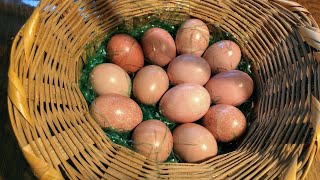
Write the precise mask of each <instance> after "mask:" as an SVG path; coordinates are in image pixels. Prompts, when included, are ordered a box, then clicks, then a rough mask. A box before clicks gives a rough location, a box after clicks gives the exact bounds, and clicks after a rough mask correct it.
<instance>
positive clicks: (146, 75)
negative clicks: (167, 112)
mask: <svg viewBox="0 0 320 180" xmlns="http://www.w3.org/2000/svg"><path fill="white" fill-rule="evenodd" d="M168 88H169V79H168V75H167V73H166V72H165V71H164V70H163V69H162V68H161V67H159V66H155V65H149V66H145V67H143V68H142V69H141V70H140V71H138V73H137V74H136V76H135V78H134V81H133V94H134V96H135V97H136V98H137V99H138V100H139V101H140V102H141V103H143V104H147V105H152V104H156V103H157V102H158V101H159V100H160V98H161V97H162V95H163V94H164V93H165V92H166V91H167V90H168Z"/></svg>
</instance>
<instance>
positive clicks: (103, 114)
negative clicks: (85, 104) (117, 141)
mask: <svg viewBox="0 0 320 180" xmlns="http://www.w3.org/2000/svg"><path fill="white" fill-rule="evenodd" d="M90 114H91V116H92V117H93V118H94V119H95V120H96V122H97V123H98V124H99V125H100V126H101V127H103V128H113V129H116V130H118V131H131V130H133V129H134V128H135V127H136V126H137V125H138V124H139V123H141V121H142V111H141V109H140V107H139V105H138V104H137V103H136V102H134V101H133V100H132V99H130V98H128V97H125V96H121V95H119V94H106V95H102V96H99V97H97V98H96V99H95V100H94V101H93V102H92V103H91V105H90Z"/></svg>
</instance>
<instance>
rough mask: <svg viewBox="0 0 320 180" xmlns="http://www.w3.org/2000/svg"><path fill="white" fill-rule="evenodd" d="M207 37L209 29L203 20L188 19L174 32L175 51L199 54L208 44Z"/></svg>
mask: <svg viewBox="0 0 320 180" xmlns="http://www.w3.org/2000/svg"><path fill="white" fill-rule="evenodd" d="M209 37H210V34H209V29H208V27H207V25H206V24H205V23H204V22H203V21H201V20H199V19H189V20H187V21H185V22H184V23H183V24H182V25H181V27H180V28H179V29H178V32H177V34H176V41H175V42H176V47H177V53H178V54H193V55H196V56H201V55H202V54H203V52H204V51H205V50H206V49H207V47H208V45H209Z"/></svg>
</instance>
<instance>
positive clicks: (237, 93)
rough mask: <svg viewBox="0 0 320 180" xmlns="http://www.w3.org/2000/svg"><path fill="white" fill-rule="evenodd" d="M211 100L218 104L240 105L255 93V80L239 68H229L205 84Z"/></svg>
mask: <svg viewBox="0 0 320 180" xmlns="http://www.w3.org/2000/svg"><path fill="white" fill-rule="evenodd" d="M205 88H206V89H207V90H208V92H209V94H210V97H211V101H212V102H214V103H216V104H229V105H233V106H238V105H240V104H242V103H244V102H246V101H247V100H248V99H249V98H250V96H251V95H252V93H253V80H252V79H251V77H250V76H249V75H248V74H246V73H244V72H242V71H239V70H229V71H225V72H221V73H219V74H217V75H215V76H213V77H212V78H211V79H210V80H209V81H208V83H207V84H206V85H205Z"/></svg>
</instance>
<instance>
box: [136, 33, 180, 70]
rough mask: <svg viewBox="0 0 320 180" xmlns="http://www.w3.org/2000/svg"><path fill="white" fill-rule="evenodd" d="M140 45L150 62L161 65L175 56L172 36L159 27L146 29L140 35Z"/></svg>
mask: <svg viewBox="0 0 320 180" xmlns="http://www.w3.org/2000/svg"><path fill="white" fill-rule="evenodd" d="M141 46H142V49H143V52H144V54H145V56H146V57H147V58H148V59H149V60H150V61H151V63H152V64H155V65H158V66H161V67H163V66H165V65H167V64H168V63H169V62H170V61H171V60H172V59H173V58H175V57H176V45H175V42H174V40H173V38H172V36H171V35H170V34H169V33H168V32H167V31H166V30H164V29H161V28H151V29H149V30H148V31H146V32H145V33H144V34H143V36H142V39H141Z"/></svg>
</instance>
